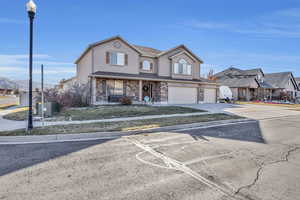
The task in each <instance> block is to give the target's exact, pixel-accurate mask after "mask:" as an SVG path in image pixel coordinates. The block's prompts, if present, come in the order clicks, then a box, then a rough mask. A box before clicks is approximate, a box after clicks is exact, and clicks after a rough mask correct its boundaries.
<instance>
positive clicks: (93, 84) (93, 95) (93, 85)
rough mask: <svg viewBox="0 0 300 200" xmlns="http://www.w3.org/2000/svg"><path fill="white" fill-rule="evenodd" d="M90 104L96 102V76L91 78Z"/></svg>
mask: <svg viewBox="0 0 300 200" xmlns="http://www.w3.org/2000/svg"><path fill="white" fill-rule="evenodd" d="M91 81H92V104H95V103H96V94H97V83H96V78H92V80H91Z"/></svg>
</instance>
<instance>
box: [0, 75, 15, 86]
mask: <svg viewBox="0 0 300 200" xmlns="http://www.w3.org/2000/svg"><path fill="white" fill-rule="evenodd" d="M0 88H1V89H16V88H18V85H17V83H16V82H14V81H12V80H9V79H8V78H4V77H0Z"/></svg>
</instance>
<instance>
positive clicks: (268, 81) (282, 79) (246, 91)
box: [214, 67, 299, 101]
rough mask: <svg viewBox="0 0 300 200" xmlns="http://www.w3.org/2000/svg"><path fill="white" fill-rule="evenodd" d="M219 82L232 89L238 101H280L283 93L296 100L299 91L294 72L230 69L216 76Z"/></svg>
mask: <svg viewBox="0 0 300 200" xmlns="http://www.w3.org/2000/svg"><path fill="white" fill-rule="evenodd" d="M214 77H215V78H216V80H217V82H218V83H219V84H221V85H226V86H228V87H230V88H231V90H232V93H233V97H234V99H236V100H246V101H250V100H264V99H268V100H275V99H276V100H279V99H280V98H281V95H282V93H283V92H285V93H287V95H288V96H289V98H290V99H295V97H296V91H297V90H298V89H299V88H298V86H297V84H296V80H295V78H294V76H293V74H292V72H280V73H271V74H264V72H263V71H262V69H260V68H257V69H250V70H241V69H237V68H233V67H231V68H228V69H226V70H224V71H222V72H219V73H217V74H215V75H214Z"/></svg>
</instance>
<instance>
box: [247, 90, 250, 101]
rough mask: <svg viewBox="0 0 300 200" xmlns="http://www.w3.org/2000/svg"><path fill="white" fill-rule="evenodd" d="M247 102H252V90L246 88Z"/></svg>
mask: <svg viewBox="0 0 300 200" xmlns="http://www.w3.org/2000/svg"><path fill="white" fill-rule="evenodd" d="M246 100H247V101H250V89H249V88H246Z"/></svg>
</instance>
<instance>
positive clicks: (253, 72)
mask: <svg viewBox="0 0 300 200" xmlns="http://www.w3.org/2000/svg"><path fill="white" fill-rule="evenodd" d="M242 73H243V75H255V76H256V75H257V74H259V73H262V74H263V75H264V72H263V71H262V69H261V68H255V69H248V70H243V72H242Z"/></svg>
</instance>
